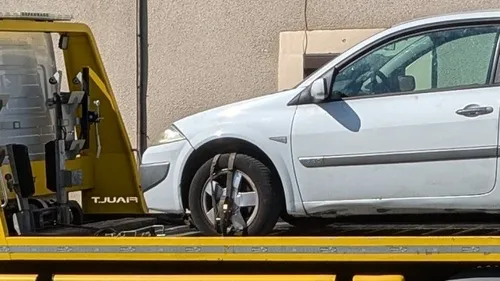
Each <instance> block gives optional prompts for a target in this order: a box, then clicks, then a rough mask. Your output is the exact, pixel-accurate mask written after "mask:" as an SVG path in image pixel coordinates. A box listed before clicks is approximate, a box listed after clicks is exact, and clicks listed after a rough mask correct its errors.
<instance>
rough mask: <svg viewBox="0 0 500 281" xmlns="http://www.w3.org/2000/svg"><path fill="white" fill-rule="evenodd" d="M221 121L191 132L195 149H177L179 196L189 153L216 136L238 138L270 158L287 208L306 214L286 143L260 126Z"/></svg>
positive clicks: (291, 212)
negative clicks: (274, 138) (279, 140)
mask: <svg viewBox="0 0 500 281" xmlns="http://www.w3.org/2000/svg"><path fill="white" fill-rule="evenodd" d="M220 125H221V124H218V126H213V127H212V126H210V127H207V128H205V129H204V130H203V131H200V132H199V133H197V134H196V135H194V136H192V137H191V138H190V139H189V142H190V144H191V146H192V148H194V150H193V149H192V148H185V149H184V150H183V151H182V152H181V153H180V155H179V158H180V159H179V161H180V162H179V163H180V165H177V168H176V171H175V182H176V183H177V184H176V186H177V189H178V194H179V196H180V194H181V191H180V189H181V185H180V182H181V178H182V173H183V171H184V167H185V165H186V163H187V160H188V159H189V156H190V155H191V153H193V152H194V151H195V150H196V149H198V148H200V147H201V146H202V145H204V144H206V143H209V142H211V141H213V140H216V139H223V138H237V139H240V140H243V141H247V142H249V143H252V144H253V145H255V146H257V147H258V148H259V149H261V150H262V151H263V152H264V153H265V154H266V155H267V156H268V157H269V158H270V159H271V161H272V162H273V164H274V166H275V167H276V170H277V171H278V174H279V176H280V178H281V182H282V185H283V191H284V195H285V202H286V208H287V212H288V213H289V214H293V215H305V214H306V213H305V209H304V206H303V202H302V198H301V196H300V191H299V188H298V186H297V182H296V180H295V175H294V169H293V163H292V159H291V156H290V147H289V144H283V143H279V142H275V141H272V140H270V139H269V136H265V135H264V134H263V133H262V132H260V131H259V130H256V129H254V128H252V127H249V126H244V125H242V124H225V125H224V126H223V128H222V129H221V126H220ZM277 146H282V147H280V148H281V149H276V148H277Z"/></svg>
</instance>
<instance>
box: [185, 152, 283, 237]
mask: <svg viewBox="0 0 500 281" xmlns="http://www.w3.org/2000/svg"><path fill="white" fill-rule="evenodd" d="M229 155H230V154H222V155H220V157H219V159H218V161H217V165H216V168H215V169H214V176H213V178H212V183H214V186H216V200H217V199H220V196H219V194H218V193H222V192H225V191H224V190H225V186H226V183H225V182H226V178H227V167H228V163H229ZM212 161H213V158H212V159H210V160H208V161H206V162H205V163H204V164H203V165H202V166H201V167H200V168H199V169H198V171H197V172H196V174H195V175H194V177H193V180H192V181H191V185H190V188H189V199H188V200H189V201H188V202H189V209H190V211H191V217H192V220H193V222H194V225H195V226H196V228H198V230H199V231H201V232H202V234H205V235H217V234H220V233H219V232H218V231H217V230H216V229H215V227H214V223H213V221H214V218H213V208H211V206H212V205H213V204H212V195H211V192H212V191H211V190H212V189H211V185H210V183H209V179H210V169H211V165H212ZM236 174H238V175H240V176H241V177H240V178H241V181H240V182H241V184H240V189H239V191H238V192H241V193H238V195H239V196H240V197H239V199H238V200H240V199H241V201H237V200H235V203H236V204H239V205H241V206H246V205H248V206H246V207H241V213H242V215H243V217H244V219H245V221H246V222H247V224H248V225H247V235H249V236H260V235H267V234H269V233H270V232H271V231H272V230H273V228H274V226H275V225H276V223H277V221H278V219H279V216H280V212H281V210H282V202H283V200H282V198H281V194H282V193H281V192H279V189H278V186H273V184H272V183H273V182H272V173H271V170H270V169H269V168H268V167H266V166H265V165H264V164H262V162H260V161H259V160H257V159H255V158H253V157H251V156H248V155H244V154H236V156H235V158H234V166H233V178H234V177H237V176H236ZM217 184H218V185H217ZM244 195H246V196H244ZM207 196H208V197H209V199H207V198H206V197H207ZM238 202H239V203H238ZM255 202H256V204H255V206H254V207H252V206H251V205H252V204H253V203H255ZM210 210H212V212H210ZM209 217H210V218H209Z"/></svg>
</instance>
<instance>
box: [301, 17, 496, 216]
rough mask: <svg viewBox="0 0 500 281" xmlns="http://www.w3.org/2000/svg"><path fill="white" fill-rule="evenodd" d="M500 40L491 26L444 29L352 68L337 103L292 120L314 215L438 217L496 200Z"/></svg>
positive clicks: (384, 48)
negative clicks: (337, 211) (403, 211)
mask: <svg viewBox="0 0 500 281" xmlns="http://www.w3.org/2000/svg"><path fill="white" fill-rule="evenodd" d="M498 34H499V27H498V26H491V25H488V26H484V25H479V24H478V25H476V26H467V27H457V28H448V29H439V28H436V29H433V30H426V31H424V32H422V33H418V34H416V35H409V36H406V37H404V38H401V37H399V38H394V39H393V40H390V41H389V43H385V44H381V45H378V46H376V47H374V48H372V49H371V50H370V51H368V52H367V53H366V55H358V56H356V55H355V56H354V57H353V58H349V60H351V61H350V62H349V63H346V64H344V65H343V66H342V67H340V68H339V69H338V71H337V73H336V75H334V81H333V87H332V90H331V92H329V94H330V97H329V98H330V99H327V100H325V101H324V102H321V103H309V104H301V105H299V106H298V108H297V112H296V115H295V118H294V123H293V128H292V154H293V157H294V159H293V161H294V166H295V170H296V175H297V180H298V184H299V187H300V192H301V195H302V197H303V200H304V205H305V207H306V209H307V211H308V212H312V213H314V212H321V211H328V210H329V209H331V208H340V207H342V206H350V207H353V208H352V209H351V210H354V209H357V210H358V211H359V212H361V213H366V212H368V213H369V212H370V210H369V209H370V208H385V207H387V208H394V209H397V208H413V207H414V208H417V209H418V208H432V207H433V206H432V204H434V206H438V207H437V208H438V209H439V208H441V207H443V206H452V205H453V204H454V203H453V202H454V200H456V199H457V197H462V198H466V197H472V196H477V195H483V194H487V193H488V192H490V191H491V190H492V189H493V187H494V185H495V180H496V169H497V159H496V157H497V147H498V124H499V118H498V116H499V108H500V95H499V91H500V88H499V85H492V82H493V73H494V70H495V68H496V61H497V60H496V53H495V50H496V46H497V42H498ZM470 202H472V201H470ZM436 204H438V205H436ZM477 205H478V208H480V207H479V206H480V204H479V202H478V204H477ZM354 207H356V208H354ZM365 207H366V208H368V209H366V208H365ZM465 207H471V206H465ZM348 212H351V211H348Z"/></svg>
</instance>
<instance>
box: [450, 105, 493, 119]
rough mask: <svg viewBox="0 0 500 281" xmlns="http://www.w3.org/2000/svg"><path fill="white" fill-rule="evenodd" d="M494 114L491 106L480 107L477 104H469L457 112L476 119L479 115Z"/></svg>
mask: <svg viewBox="0 0 500 281" xmlns="http://www.w3.org/2000/svg"><path fill="white" fill-rule="evenodd" d="M492 112H493V107H491V106H479V105H477V104H469V105H467V106H465V107H464V108H462V109H459V110H457V111H456V112H455V113H457V114H459V115H463V116H466V117H476V116H479V115H484V114H490V113H492Z"/></svg>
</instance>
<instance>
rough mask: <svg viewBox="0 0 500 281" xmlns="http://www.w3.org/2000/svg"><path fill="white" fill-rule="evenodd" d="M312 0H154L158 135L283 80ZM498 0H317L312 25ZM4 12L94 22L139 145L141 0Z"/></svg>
mask: <svg viewBox="0 0 500 281" xmlns="http://www.w3.org/2000/svg"><path fill="white" fill-rule="evenodd" d="M304 3H305V1H304V0H252V1H243V0H232V1H227V0H226V1H223V0H211V1H200V0H198V1H195V0H150V1H149V11H150V14H149V19H150V24H149V42H150V53H149V56H150V72H149V97H148V98H149V103H148V109H149V119H148V121H149V122H148V123H149V137H150V139H154V138H156V136H157V135H158V133H159V132H160V131H161V129H162V128H163V127H164V126H166V125H167V124H169V123H170V122H172V121H174V120H176V119H178V118H181V117H184V116H186V115H189V114H192V113H195V112H198V111H201V110H204V109H208V108H211V107H215V106H218V105H222V104H225V103H230V102H233V101H237V100H241V99H246V98H250V97H254V96H258V95H262V94H266V93H270V92H272V91H274V90H276V89H277V87H278V58H279V38H280V32H282V31H297V30H302V29H304V27H305V21H304V20H305V18H304V8H305V5H304ZM496 7H498V2H497V1H496V0H481V1H477V0H461V1H457V0H413V1H411V0H399V1H389V0H382V1H380V0H379V1H376V0H349V1H347V0H345V1H338V0H333V1H332V0H309V1H308V5H307V22H308V27H309V29H312V30H333V29H372V28H385V27H388V26H390V25H392V24H395V23H397V22H400V21H406V20H409V19H412V18H415V17H421V16H426V15H433V14H436V13H445V12H455V11H464V10H475V9H488V8H496ZM0 11H11V12H13V11H43V12H53V13H64V14H68V13H70V14H72V15H73V16H74V17H75V21H77V22H84V23H87V24H88V25H90V27H91V28H92V29H93V31H94V35H95V37H96V39H97V42H98V46H99V49H100V51H101V54H102V57H103V60H104V63H105V66H106V68H107V71H108V75H109V76H110V79H111V83H112V86H113V89H114V92H115V94H116V96H117V98H118V103H119V106H120V109H121V111H122V115H123V118H124V121H125V123H126V124H127V129H128V132H129V135H130V137H131V140H132V142H133V145H134V146H135V132H136V131H135V124H136V120H135V117H136V116H135V115H136V114H135V113H136V109H135V105H136V99H135V96H136V89H135V83H136V76H135V75H136V74H135V66H136V61H135V32H136V25H135V19H136V11H135V1H134V0H85V1H81V0H80V1H74V0H51V1H49V0H2V5H1V6H0Z"/></svg>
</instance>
